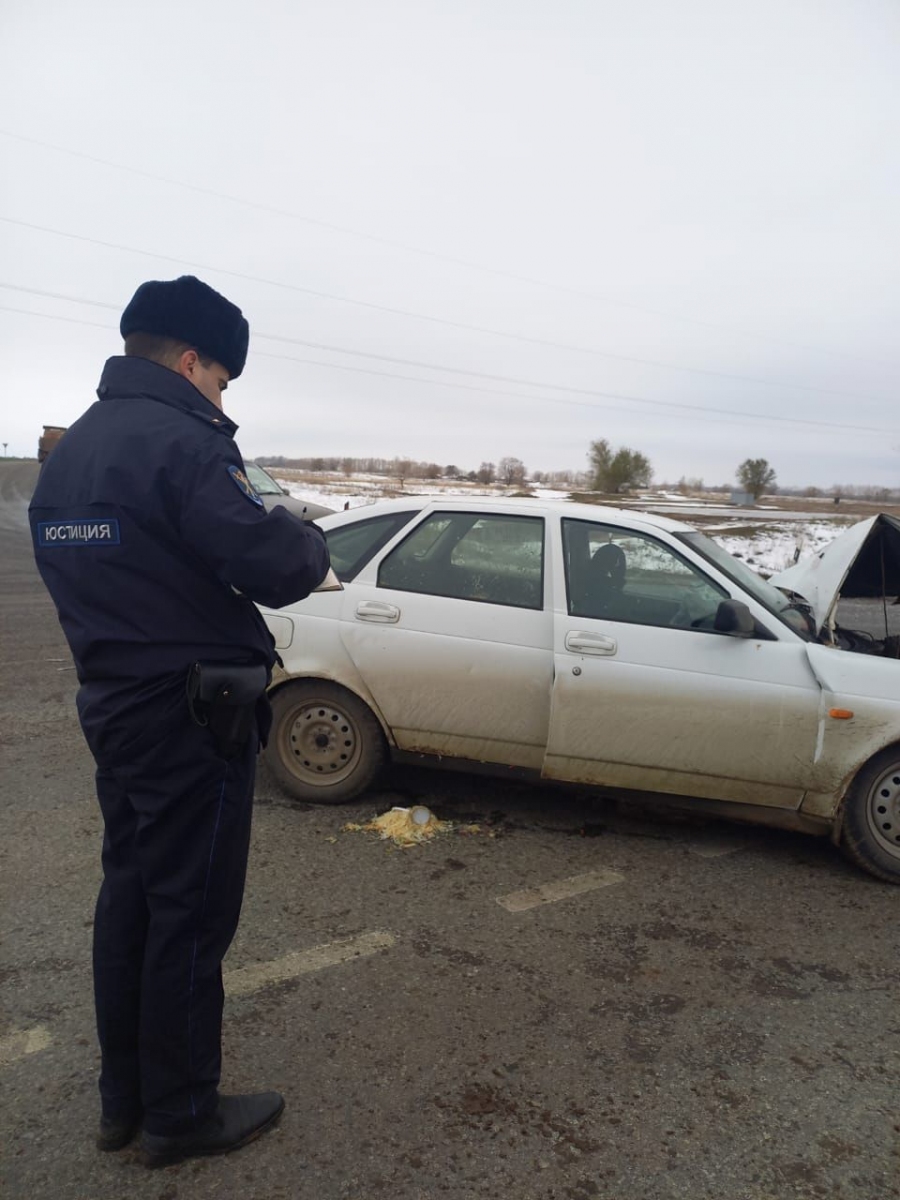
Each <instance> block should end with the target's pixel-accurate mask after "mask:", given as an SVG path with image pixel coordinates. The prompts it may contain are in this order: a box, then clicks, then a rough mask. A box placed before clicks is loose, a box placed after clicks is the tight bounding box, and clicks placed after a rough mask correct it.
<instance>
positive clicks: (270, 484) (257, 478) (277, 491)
mask: <svg viewBox="0 0 900 1200" xmlns="http://www.w3.org/2000/svg"><path fill="white" fill-rule="evenodd" d="M244 467H245V469H246V472H247V478H248V479H249V480H250V482H251V483H252V484H253V486H254V488H255V489H256V490H257V491H258V492H259V494H260V495H261V496H283V495H284V489H283V488H281V487H279V486H278V484H277V483H276V482H275V480H274V479H273V478H272V476H271V475H270V474H269V473H268V472H267V471H264V470H263V469H262V467H261V466H259V464H258V463H254V462H248V463H244Z"/></svg>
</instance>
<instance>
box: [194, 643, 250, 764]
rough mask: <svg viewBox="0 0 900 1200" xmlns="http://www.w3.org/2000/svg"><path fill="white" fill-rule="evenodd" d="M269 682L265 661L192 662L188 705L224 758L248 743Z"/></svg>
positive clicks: (234, 753) (196, 720) (197, 721)
mask: <svg viewBox="0 0 900 1200" xmlns="http://www.w3.org/2000/svg"><path fill="white" fill-rule="evenodd" d="M268 682H269V671H268V668H267V667H265V666H264V665H263V664H262V663H256V664H250V663H227V662H195V663H194V664H193V665H192V666H191V669H190V670H189V671H188V678H187V702H188V709H189V710H190V714H191V717H192V718H193V719H194V721H195V722H196V723H197V724H198V725H204V726H206V727H207V728H208V729H209V732H210V733H211V734H212V735H213V737H214V738H215V741H216V750H217V751H218V753H219V754H220V756H221V757H222V758H234V756H235V755H236V754H237V753H238V751H239V750H241V749H242V748H243V747H244V746H245V745H246V743H247V739H248V738H249V736H250V733H251V731H252V730H253V728H254V725H255V724H256V710H257V704H258V702H259V700H260V699H261V697H262V696H263V695H264V694H265V690H266V686H267V685H268Z"/></svg>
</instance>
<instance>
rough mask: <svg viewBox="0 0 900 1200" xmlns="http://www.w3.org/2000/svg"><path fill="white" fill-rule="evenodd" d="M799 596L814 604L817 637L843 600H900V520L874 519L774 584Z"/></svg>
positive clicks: (776, 578)
mask: <svg viewBox="0 0 900 1200" xmlns="http://www.w3.org/2000/svg"><path fill="white" fill-rule="evenodd" d="M769 582H770V583H773V584H774V585H775V586H776V587H778V588H781V589H782V591H785V592H796V593H797V594H798V595H799V596H802V597H803V599H804V600H805V601H806V602H807V603H808V604H809V606H810V608H811V609H812V611H813V615H814V617H815V621H816V629H817V631H821V629H822V627H823V626H824V625H825V624H827V622H828V621H829V619H830V618H831V616H832V614H833V612H834V609H835V606H836V605H837V602H838V599H839V598H840V597H841V596H843V597H844V598H845V599H860V598H864V597H880V596H885V597H887V598H888V602H890V600H891V598H892V597H897V596H898V595H900V519H898V518H897V517H892V516H890V515H889V514H888V513H879V514H878V515H877V516H874V517H868V518H867V519H866V520H865V521H860V522H859V523H858V524H857V525H851V526H850V528H849V529H848V530H846V532H844V533H842V534H841V535H840V536H839V537H836V538H835V539H834V541H833V542H832V543H831V544H830V545H828V546H826V547H825V549H824V550H820V551H819V552H818V554H814V555H813V556H812V557H810V558H804V559H801V560H800V562H798V563H795V564H794V566H792V567H788V568H787V570H785V571H780V572H779V573H778V574H777V575H773V576H772V578H771V579H770V580H769Z"/></svg>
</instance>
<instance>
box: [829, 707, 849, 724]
mask: <svg viewBox="0 0 900 1200" xmlns="http://www.w3.org/2000/svg"><path fill="white" fill-rule="evenodd" d="M828 715H829V717H834V719H835V720H836V721H849V720H850V718H851V717H852V716H853V713H852V712H851V711H850V709H849V708H829V710H828Z"/></svg>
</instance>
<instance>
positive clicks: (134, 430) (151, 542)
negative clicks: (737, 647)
mask: <svg viewBox="0 0 900 1200" xmlns="http://www.w3.org/2000/svg"><path fill="white" fill-rule="evenodd" d="M98 396H99V400H98V401H97V402H96V403H95V404H93V405H92V406H91V407H90V408H89V409H88V411H87V412H86V413H85V414H84V415H83V416H82V417H80V418H79V419H78V420H77V421H76V422H75V423H74V424H73V425H72V426H71V427H70V428H69V430H68V432H67V433H66V434H65V436H64V437H63V439H62V441H61V442H60V443H59V445H58V446H56V448H55V449H54V451H53V453H52V454H51V455H50V457H49V458H48V459H47V460H46V462H45V463H44V466H43V469H42V471H41V475H40V478H39V480H38V484H37V487H36V489H35V493H34V496H33V499H32V502H31V507H30V510H29V515H30V519H31V528H32V536H33V539H34V548H35V558H36V561H37V565H38V569H39V570H40V573H41V575H42V577H43V579H44V582H45V583H46V585H47V588H48V590H49V592H50V594H51V596H52V597H53V600H54V602H55V604H56V607H57V610H58V612H59V619H60V623H61V625H62V627H63V631H64V632H65V635H66V637H67V639H68V642H69V646H70V648H71V650H72V655H73V657H74V659H75V665H76V669H77V672H78V678H79V681H80V682H81V684H82V687H81V690H80V692H79V696H78V707H79V713H80V715H81V719H82V726H83V727H84V731H85V735H86V736H87V740H88V743H89V745H90V746H91V749H92V750H94V752H95V756H96V757H98V758H102V757H104V751H105V750H110V751H111V750H113V749H114V748H118V749H122V748H123V746H124V744H125V742H127V741H129V740H131V739H132V738H133V736H134V735H135V732H136V731H135V729H134V728H131V729H129V728H128V726H129V723H132V724H133V721H134V719H136V717H137V716H138V715H139V711H140V710H141V708H142V706H143V707H145V706H146V704H147V702H148V701H150V700H152V699H153V698H154V697H160V696H162V697H166V696H167V697H168V703H169V704H170V706H171V707H173V708H174V707H175V705H176V692H179V690H180V691H183V685H184V678H185V674H186V672H187V669H188V667H189V666H190V664H191V663H192V662H194V661H195V660H197V659H216V660H221V661H231V662H235V661H238V662H255V663H266V664H267V665H268V666H271V665H272V663H273V662H274V661H275V650H274V645H273V642H272V638H271V635H270V634H269V631H268V629H267V628H266V625H265V622H264V621H263V619H262V617H261V616H260V614H259V612H258V611H257V609H256V608H255V606H254V604H253V601H257V602H259V603H261V604H265V605H267V606H270V607H272V608H279V607H281V606H282V605H285V604H290V603H292V602H293V601H295V600H300V599H302V598H303V597H304V596H306V595H308V594H309V592H310V591H312V589H313V588H315V587H316V586H317V585H318V584H319V583H320V582H321V581H322V579H323V578H324V576H325V573H326V571H327V569H328V550H327V547H326V545H325V541H324V539H323V537H322V536H321V534H320V533H319V531H318V530H317V529H315V528H313V527H310V526H308V525H306V524H305V523H304V522H303V521H302V520H300V518H298V517H296V516H294V515H293V514H292V513H289V512H288V511H287V509H285V508H283V507H279V508H276V509H274V511H272V512H271V513H267V512H266V510H265V508H264V507H263V505H262V501H261V500H260V499H259V497H258V496H256V494H255V492H254V491H253V488H252V487H251V486H250V485H249V483H248V482H247V480H246V477H245V475H244V473H243V471H244V464H243V460H242V458H241V455H240V452H239V451H238V449H237V446H236V445H235V443H234V433H235V431H236V429H237V426H236V425H235V424H234V422H233V421H231V420H229V419H228V417H226V416H225V414H224V413H222V412H221V411H220V410H219V409H218V408H216V406H215V405H214V404H211V403H210V402H209V401H208V400H207V399H206V398H205V397H204V396H203V395H202V394H201V393H200V392H199V391H198V390H197V389H196V388H195V387H194V386H193V384H191V383H190V382H189V381H188V380H187V379H185V378H183V377H182V376H180V375H178V374H176V373H175V372H174V371H170V370H168V369H167V368H166V367H162V366H159V365H157V364H156V363H152V362H150V361H148V360H147V359H141V358H111V359H110V360H109V361H108V362H107V364H106V367H105V368H104V371H103V376H102V378H101V381H100V387H99V389H98ZM116 756H118V755H116Z"/></svg>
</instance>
